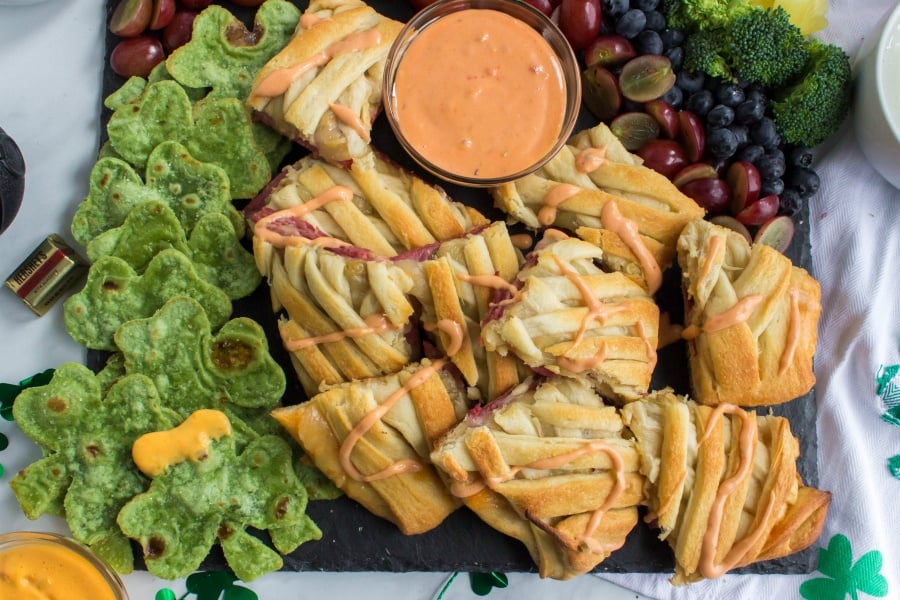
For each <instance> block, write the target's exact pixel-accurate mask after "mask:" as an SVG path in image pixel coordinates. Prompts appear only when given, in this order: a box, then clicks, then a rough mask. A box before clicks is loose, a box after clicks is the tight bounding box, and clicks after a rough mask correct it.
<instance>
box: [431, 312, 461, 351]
mask: <svg viewBox="0 0 900 600" xmlns="http://www.w3.org/2000/svg"><path fill="white" fill-rule="evenodd" d="M423 327H424V328H425V331H435V330H438V331H442V332H444V333H445V334H447V336H448V337H449V338H450V342H449V343H448V344H447V347H446V348H445V349H444V352H446V353H447V356H454V355H456V354H457V353H458V352H459V351H460V350H461V349H462V346H463V342H465V338H466V336H465V332H464V331H463V327H462V325H461V324H459V323H458V322H456V321H454V320H453V319H440V320H439V321H438V322H437V323H423Z"/></svg>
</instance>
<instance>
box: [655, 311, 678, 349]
mask: <svg viewBox="0 0 900 600" xmlns="http://www.w3.org/2000/svg"><path fill="white" fill-rule="evenodd" d="M683 335H684V327H682V326H681V325H677V324H675V323H672V318H671V317H669V313H667V312H664V313H662V314H660V315H659V335H658V336H657V342H656V347H657V348H665V347H666V346H668V345H669V344H674V343H675V342H677V341H678V340H680V339H682V337H683Z"/></svg>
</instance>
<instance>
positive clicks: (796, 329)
mask: <svg viewBox="0 0 900 600" xmlns="http://www.w3.org/2000/svg"><path fill="white" fill-rule="evenodd" d="M789 294H790V296H791V322H790V324H789V325H788V331H787V340H786V341H785V344H784V351H782V353H781V358H780V359H779V361H778V374H779V375H781V374H783V373H784V372H785V371H787V370H788V367H790V366H791V362H793V360H794V352H796V351H797V343H798V342H799V341H800V291H799V290H797V289H795V288H791V291H790V292H789Z"/></svg>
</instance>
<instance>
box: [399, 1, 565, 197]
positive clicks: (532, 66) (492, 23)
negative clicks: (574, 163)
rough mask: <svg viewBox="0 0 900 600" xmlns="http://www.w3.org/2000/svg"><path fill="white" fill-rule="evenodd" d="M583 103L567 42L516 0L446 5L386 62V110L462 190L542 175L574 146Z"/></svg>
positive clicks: (416, 21)
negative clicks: (544, 168) (568, 141)
mask: <svg viewBox="0 0 900 600" xmlns="http://www.w3.org/2000/svg"><path fill="white" fill-rule="evenodd" d="M580 104H581V78H580V72H579V68H578V61H577V59H576V57H575V53H574V52H573V51H572V48H571V46H569V44H568V42H567V41H566V39H565V36H563V34H562V33H561V32H560V31H559V29H558V28H557V27H556V25H555V24H554V23H553V22H552V21H551V20H550V19H549V18H547V16H546V15H544V14H543V13H541V12H540V11H538V10H536V9H534V8H533V7H531V6H529V5H528V4H525V3H524V2H518V1H516V0H439V1H438V2H436V3H434V4H432V5H430V6H428V7H427V8H426V9H424V10H422V11H421V12H419V13H417V14H416V15H415V16H414V17H413V18H412V19H411V20H410V21H409V22H408V23H407V24H406V26H405V27H404V28H403V30H402V31H401V32H400V34H399V35H398V37H397V40H396V41H395V42H394V45H393V46H392V48H391V50H390V53H389V54H388V57H387V61H386V64H385V70H384V107H385V113H386V116H387V118H388V121H389V123H390V124H391V127H392V129H393V130H394V134H395V135H396V137H397V140H398V141H399V142H400V145H401V146H403V148H404V149H405V150H406V151H407V152H408V153H409V154H410V156H412V158H413V159H414V160H415V161H416V162H417V163H418V164H419V165H421V166H422V167H423V168H424V169H425V170H427V171H429V172H430V173H431V174H433V175H435V176H436V177H439V178H441V179H444V180H446V181H450V182H453V183H456V184H460V185H465V186H471V187H489V186H494V185H499V184H501V183H505V182H507V181H512V180H514V179H518V178H520V177H523V176H525V175H527V174H529V173H531V172H533V171H535V170H537V169H538V168H540V167H541V166H542V165H543V164H544V163H546V162H547V161H548V160H550V159H551V158H552V157H553V156H554V155H555V154H556V153H557V152H558V151H559V149H560V148H561V147H562V146H563V145H564V144H565V142H566V139H568V137H569V135H570V134H571V132H572V128H573V127H574V125H575V120H576V119H577V117H578V109H579V106H580Z"/></svg>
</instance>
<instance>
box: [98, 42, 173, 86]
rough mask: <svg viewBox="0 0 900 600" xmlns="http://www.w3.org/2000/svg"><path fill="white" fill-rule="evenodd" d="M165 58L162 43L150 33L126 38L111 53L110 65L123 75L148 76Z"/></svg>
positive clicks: (118, 73)
mask: <svg viewBox="0 0 900 600" xmlns="http://www.w3.org/2000/svg"><path fill="white" fill-rule="evenodd" d="M163 59H165V54H164V53H163V48H162V44H160V43H159V40H158V39H156V38H153V37H150V36H149V35H139V36H136V37H130V38H125V39H124V40H122V41H120V42H119V43H118V44H116V47H115V48H113V50H112V52H111V53H110V55H109V65H110V66H111V67H112V70H113V71H114V72H115V73H116V74H117V75H119V76H121V77H147V75H149V74H150V71H151V70H153V67H155V66H156V65H158V64H159V63H161V62H162V61H163Z"/></svg>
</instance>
